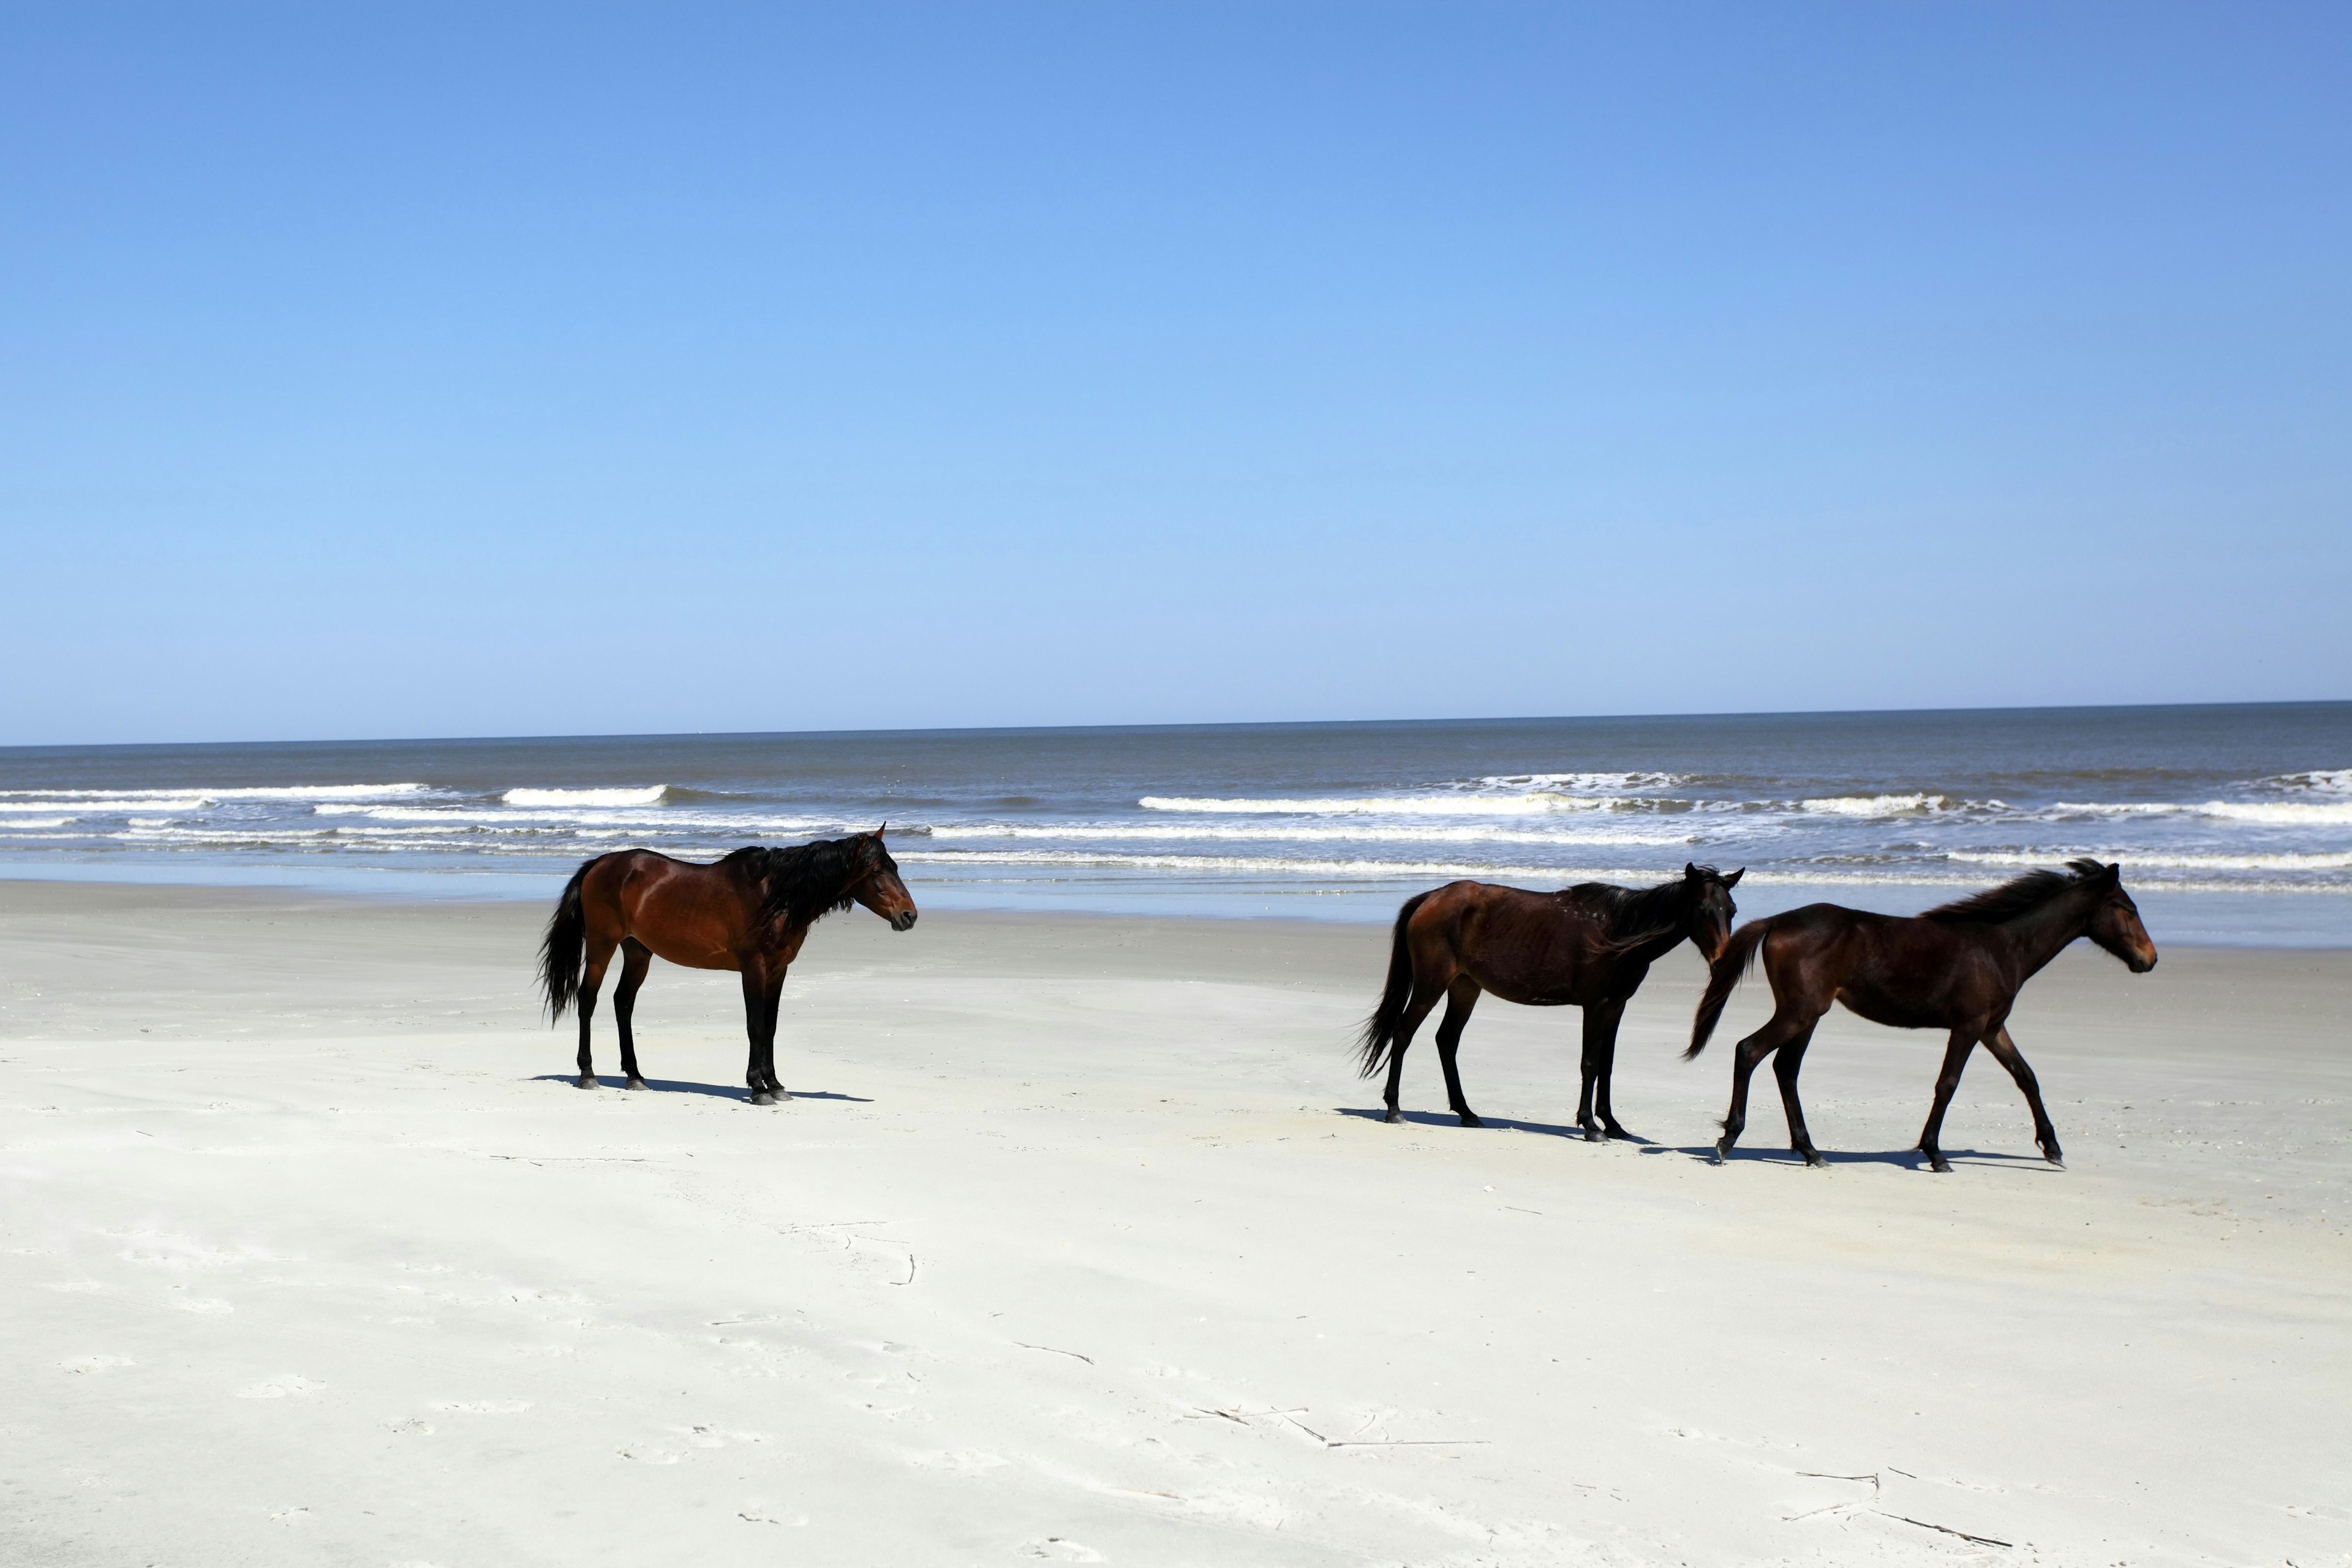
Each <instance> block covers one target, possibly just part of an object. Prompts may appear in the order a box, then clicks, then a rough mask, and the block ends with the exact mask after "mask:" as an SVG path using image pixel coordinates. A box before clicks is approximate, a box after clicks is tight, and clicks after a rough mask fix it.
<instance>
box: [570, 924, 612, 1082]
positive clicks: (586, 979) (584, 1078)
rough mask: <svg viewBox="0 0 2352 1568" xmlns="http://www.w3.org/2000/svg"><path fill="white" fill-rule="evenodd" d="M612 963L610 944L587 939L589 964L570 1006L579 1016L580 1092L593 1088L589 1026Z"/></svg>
mask: <svg viewBox="0 0 2352 1568" xmlns="http://www.w3.org/2000/svg"><path fill="white" fill-rule="evenodd" d="M612 962H613V943H611V942H604V941H600V940H599V939H598V938H597V937H596V936H595V934H594V933H593V932H591V933H590V935H589V938H588V962H587V964H586V965H585V967H583V969H582V971H581V973H580V991H579V994H577V995H576V996H575V997H574V998H573V999H572V1007H573V1008H574V1009H575V1010H576V1011H577V1012H578V1013H579V1015H580V1077H579V1078H578V1079H575V1080H574V1081H575V1082H577V1083H578V1085H579V1086H580V1087H581V1088H582V1089H594V1088H595V1087H596V1069H595V1068H594V1067H593V1065H591V1058H590V1057H589V1054H588V1025H589V1022H590V1020H592V1019H593V1018H594V1017H595V1016H596V993H597V992H599V991H601V990H602V989H604V966H605V965H606V964H608V963H612Z"/></svg>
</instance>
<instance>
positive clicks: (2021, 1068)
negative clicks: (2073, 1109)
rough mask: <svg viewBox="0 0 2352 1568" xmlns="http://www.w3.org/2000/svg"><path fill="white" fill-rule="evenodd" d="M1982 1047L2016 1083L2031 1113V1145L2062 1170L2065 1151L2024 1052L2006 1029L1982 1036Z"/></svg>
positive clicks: (2040, 1087) (2006, 1027)
mask: <svg viewBox="0 0 2352 1568" xmlns="http://www.w3.org/2000/svg"><path fill="white" fill-rule="evenodd" d="M1984 1045H1985V1049H1987V1050H1989V1051H1990V1052H1991V1053H1992V1058H1993V1060H1995V1061H1997V1062H1999V1063H2000V1065H2001V1066H2003V1067H2005V1068H2008V1069H2009V1076H2010V1077H2011V1078H2013V1079H2016V1080H2017V1087H2018V1089H2020V1090H2021V1091H2022V1092H2023V1093H2024V1095H2025V1103H2026V1106H2027V1108H2028V1109H2030V1110H2032V1112H2033V1142H2035V1143H2037V1144H2039V1145H2040V1146H2041V1149H2042V1158H2043V1159H2045V1160H2047V1161H2049V1162H2050V1163H2052V1164H2053V1165H2056V1166H2058V1167H2059V1168H2060V1169H2061V1170H2063V1169H2064V1168H2065V1165H2066V1155H2065V1152H2064V1151H2063V1150H2062V1149H2060V1148H2059V1147H2058V1129H2057V1127H2056V1126H2055V1125H2053V1123H2052V1122H2051V1120H2050V1113H2049V1112H2048V1111H2047V1110H2043V1109H2042V1085H2041V1083H2040V1081H2039V1080H2038V1079H2035V1078H2034V1076H2033V1069H2032V1068H2030V1067H2027V1066H2026V1065H2025V1056H2024V1053H2022V1052H2021V1051H2020V1050H2019V1049H2018V1048H2017V1042H2016V1041H2015V1040H2012V1039H2011V1038H2010V1037H2009V1026H2008V1025H2006V1024H1997V1025H1995V1026H1993V1029H1992V1032H1991V1033H1990V1034H1989V1035H1987V1036H1985V1037H1984Z"/></svg>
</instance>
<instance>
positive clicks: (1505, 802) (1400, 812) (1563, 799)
mask: <svg viewBox="0 0 2352 1568" xmlns="http://www.w3.org/2000/svg"><path fill="white" fill-rule="evenodd" d="M1614 803H1615V802H1614V799H1613V797H1610V796H1591V797H1585V796H1574V795H1535V794H1528V795H1472V794H1469V793H1467V792H1465V793H1462V794H1456V795H1353V796H1329V797H1308V798H1304V799H1293V798H1290V797H1286V796H1275V797H1268V798H1240V799H1228V798H1223V797H1220V796H1211V795H1145V796H1144V797H1143V798H1142V799H1141V800H1139V801H1137V802H1136V803H1135V804H1136V805H1139V806H1141V807H1142V808H1143V809H1144V810H1146V811H1181V812H1192V813H1196V814H1199V815H1202V816H1545V815H1549V814H1550V813H1554V812H1563V811H1597V810H1601V809H1604V808H1606V807H1607V806H1609V805H1612V804H1614ZM1643 804H1645V805H1646V804H1648V803H1646V802H1645V803H1643Z"/></svg>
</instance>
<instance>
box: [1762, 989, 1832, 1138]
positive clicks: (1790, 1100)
mask: <svg viewBox="0 0 2352 1568" xmlns="http://www.w3.org/2000/svg"><path fill="white" fill-rule="evenodd" d="M1812 1043H1813V1027H1812V1026H1811V1025H1810V1024H1808V1025H1806V1026H1805V1030H1804V1033H1802V1034H1801V1035H1799V1036H1798V1037H1796V1038H1795V1039H1793V1040H1790V1041H1788V1042H1787V1043H1786V1044H1784V1045H1782V1046H1781V1047H1780V1054H1779V1055H1778V1056H1775V1057H1774V1058H1772V1076H1773V1077H1774V1078H1776V1079H1780V1109H1781V1110H1785V1111H1787V1112H1788V1114H1789V1147H1790V1148H1791V1149H1793V1150H1795V1151H1796V1152H1798V1153H1799V1154H1801V1155H1802V1156H1803V1157H1804V1162H1805V1163H1806V1164H1808V1165H1826V1164H1828V1163H1829V1162H1828V1161H1827V1160H1824V1159H1822V1152H1821V1151H1820V1150H1819V1149H1816V1148H1814V1147H1813V1135H1812V1134H1811V1133H1810V1132H1808V1131H1805V1108H1804V1106H1803V1105H1802V1104H1801V1103H1800V1102H1799V1101H1798V1099H1797V1074H1798V1072H1799V1071H1800V1070H1801V1069H1802V1068H1803V1067H1804V1065H1805V1047H1808V1046H1810V1045H1811V1044H1812Z"/></svg>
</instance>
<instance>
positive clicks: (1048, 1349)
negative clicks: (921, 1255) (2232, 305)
mask: <svg viewBox="0 0 2352 1568" xmlns="http://www.w3.org/2000/svg"><path fill="white" fill-rule="evenodd" d="M913 1278H914V1276H913V1275H912V1274H909V1275H908V1279H913ZM1013 1343H1014V1344H1016V1345H1019V1346H1020V1347H1021V1348H1022V1349H1023V1350H1024V1351H1044V1352H1045V1353H1046V1354H1047V1355H1066V1356H1077V1359H1078V1360H1080V1361H1082V1362H1084V1363H1087V1365H1088V1366H1092V1365H1094V1364H1095V1358H1094V1357H1092V1356H1090V1355H1078V1352H1076V1351H1066V1350H1064V1349H1062V1348H1061V1347H1060V1346H1059V1345H1033V1344H1031V1343H1030V1342H1028V1341H1027V1340H1015V1341H1013Z"/></svg>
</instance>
